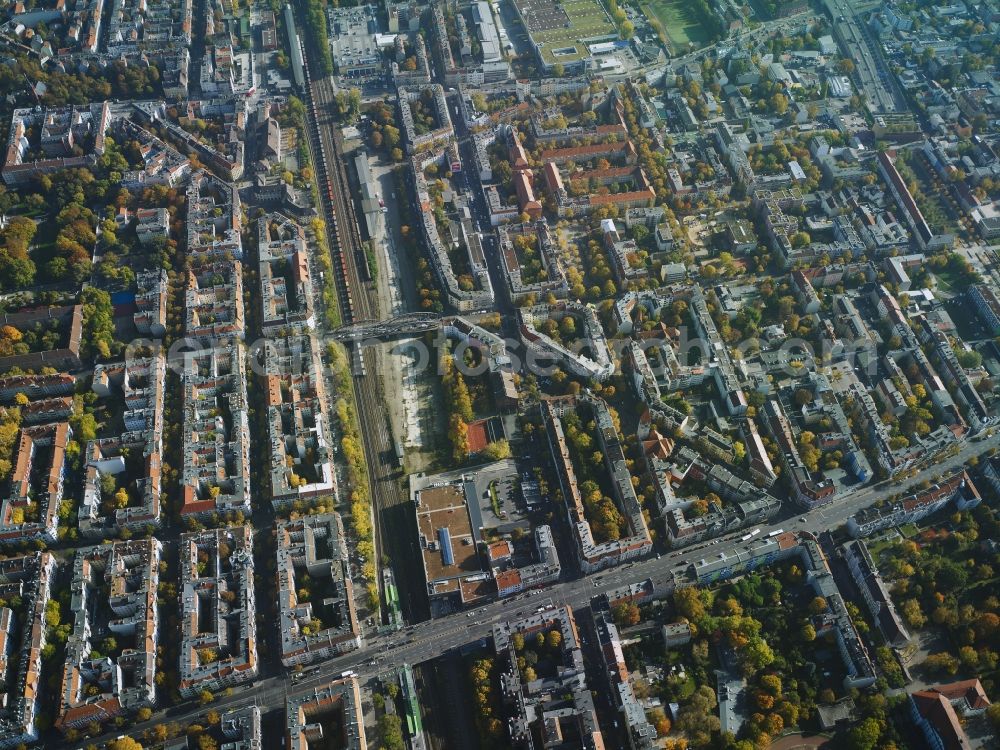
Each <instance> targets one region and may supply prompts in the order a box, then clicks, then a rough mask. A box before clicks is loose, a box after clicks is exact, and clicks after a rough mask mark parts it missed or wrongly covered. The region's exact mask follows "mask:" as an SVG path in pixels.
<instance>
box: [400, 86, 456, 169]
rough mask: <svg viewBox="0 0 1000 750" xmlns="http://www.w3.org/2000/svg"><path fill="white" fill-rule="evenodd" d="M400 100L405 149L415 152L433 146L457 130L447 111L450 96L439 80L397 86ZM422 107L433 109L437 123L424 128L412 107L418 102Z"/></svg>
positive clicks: (449, 137)
mask: <svg viewBox="0 0 1000 750" xmlns="http://www.w3.org/2000/svg"><path fill="white" fill-rule="evenodd" d="M396 91H397V94H398V101H399V117H400V123H401V124H402V129H403V134H404V136H405V138H406V152H407V153H408V154H414V153H417V152H418V151H423V150H426V149H429V148H431V147H432V146H434V145H435V144H437V143H439V142H441V141H447V140H449V139H451V138H452V137H454V135H455V130H454V127H453V126H452V124H451V115H450V113H449V111H448V100H447V99H446V98H445V95H444V88H443V87H442V86H441V84H439V83H431V84H428V85H425V86H400V87H399V88H398V89H397V90H396ZM418 101H419V102H420V107H421V108H422V109H430V110H431V113H432V115H433V118H434V126H433V127H432V128H430V129H427V130H426V132H421V130H423V128H422V127H421V128H419V129H418V125H417V122H416V121H415V119H414V117H413V109H414V107H415V106H416V103H417V102H418Z"/></svg>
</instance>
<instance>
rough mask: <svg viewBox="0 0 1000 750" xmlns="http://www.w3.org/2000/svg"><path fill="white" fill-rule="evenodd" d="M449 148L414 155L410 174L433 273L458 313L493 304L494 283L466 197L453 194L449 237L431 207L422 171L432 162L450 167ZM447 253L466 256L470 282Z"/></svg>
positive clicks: (425, 179)
mask: <svg viewBox="0 0 1000 750" xmlns="http://www.w3.org/2000/svg"><path fill="white" fill-rule="evenodd" d="M449 150H450V149H438V150H433V151H430V152H428V153H427V154H422V155H420V156H415V157H413V158H412V159H411V160H410V175H411V178H412V179H413V188H414V193H415V195H416V205H417V206H419V208H420V213H419V221H420V228H421V235H422V238H423V241H424V247H425V248H426V250H427V254H428V256H429V258H430V262H431V267H432V268H433V269H434V274H435V276H436V277H437V280H438V283H440V285H441V287H442V289H443V290H444V292H445V294H446V295H447V302H448V304H449V305H451V306H452V307H453V308H455V309H456V310H458V311H459V312H469V311H472V310H481V309H485V308H488V307H492V306H493V285H492V283H491V282H490V276H489V272H488V269H487V266H486V256H485V254H484V252H483V247H482V241H481V240H480V237H479V233H478V232H477V231H476V227H475V225H474V224H473V222H472V212H471V208H470V207H469V196H468V195H464V194H457V193H455V194H453V203H454V207H455V213H454V219H455V220H454V221H449V224H448V229H449V236H448V237H442V236H441V233H440V231H439V230H438V224H437V220H436V218H435V215H434V211H433V210H432V201H431V198H430V191H429V187H428V184H427V178H426V177H425V176H424V170H425V169H427V167H429V166H430V165H432V164H440V165H441V166H443V167H444V168H445V169H451V164H450V162H449V157H448V154H449ZM450 252H454V253H461V254H463V255H464V256H465V258H464V260H465V262H466V264H467V266H468V270H469V274H468V275H469V280H470V281H471V284H468V283H463V282H462V281H460V280H459V278H458V274H456V272H455V268H454V266H453V264H452V260H451V257H450V255H449V253H450Z"/></svg>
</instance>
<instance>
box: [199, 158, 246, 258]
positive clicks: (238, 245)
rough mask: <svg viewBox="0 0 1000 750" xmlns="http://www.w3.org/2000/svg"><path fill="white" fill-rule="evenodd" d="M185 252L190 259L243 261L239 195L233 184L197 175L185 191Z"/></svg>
mask: <svg viewBox="0 0 1000 750" xmlns="http://www.w3.org/2000/svg"><path fill="white" fill-rule="evenodd" d="M187 201H188V206H187V233H188V235H187V249H188V254H189V255H190V256H191V257H192V259H198V258H202V257H207V258H219V259H223V260H226V259H230V258H231V259H235V260H242V259H243V243H242V240H241V238H240V233H241V232H242V230H243V226H242V222H243V219H242V216H241V209H240V195H239V191H238V190H237V189H236V186H235V185H232V184H229V183H226V182H223V181H222V180H220V179H219V178H218V177H215V176H214V175H212V174H210V173H209V172H204V171H202V172H197V173H196V174H194V175H193V176H192V177H191V182H190V184H189V185H188V188H187Z"/></svg>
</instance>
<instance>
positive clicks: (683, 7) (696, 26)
mask: <svg viewBox="0 0 1000 750" xmlns="http://www.w3.org/2000/svg"><path fill="white" fill-rule="evenodd" d="M642 8H643V11H644V12H645V14H646V16H647V17H648V18H649V19H650V20H651V21H653V20H655V21H659V22H660V25H662V26H663V30H664V31H665V32H666V34H667V37H669V39H670V44H671V46H673V48H674V51H675V52H676V51H678V50H682V49H684V48H686V47H687V46H688V45H689V44H693V45H695V46H696V47H701V46H704V45H705V44H708V43H709V42H710V41H711V39H712V32H711V30H710V29H709V28H708V27H707V26H706V24H705V23H704V21H703V20H702V17H701V15H700V14H699V13H698V8H697V7H696V5H695V4H694V3H691V2H690V1H689V0H650V2H647V3H645V4H644V5H643V6H642Z"/></svg>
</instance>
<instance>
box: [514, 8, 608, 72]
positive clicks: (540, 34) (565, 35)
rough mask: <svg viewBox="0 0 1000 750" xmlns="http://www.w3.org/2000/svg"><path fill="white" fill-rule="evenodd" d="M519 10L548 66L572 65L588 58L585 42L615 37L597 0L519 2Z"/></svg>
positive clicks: (605, 13)
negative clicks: (598, 38) (609, 36)
mask: <svg viewBox="0 0 1000 750" xmlns="http://www.w3.org/2000/svg"><path fill="white" fill-rule="evenodd" d="M520 8H521V13H522V15H523V18H524V22H525V26H526V27H527V32H528V33H529V34H530V35H531V38H532V39H534V40H535V42H536V43H537V44H538V45H539V47H540V48H541V52H542V58H543V59H544V60H545V61H546V62H547V63H551V64H555V63H571V62H575V61H577V60H579V59H581V58H583V57H586V56H587V54H588V53H587V44H586V42H585V41H584V40H587V39H593V38H595V37H603V36H607V35H609V34H610V35H613V34H615V33H616V32H615V27H614V24H613V23H611V19H610V18H609V17H608V14H607V12H606V11H605V10H604V6H603V5H601V2H600V0H563V1H562V2H561V3H560V4H558V5H557V4H556V2H555V0H521V4H520Z"/></svg>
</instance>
